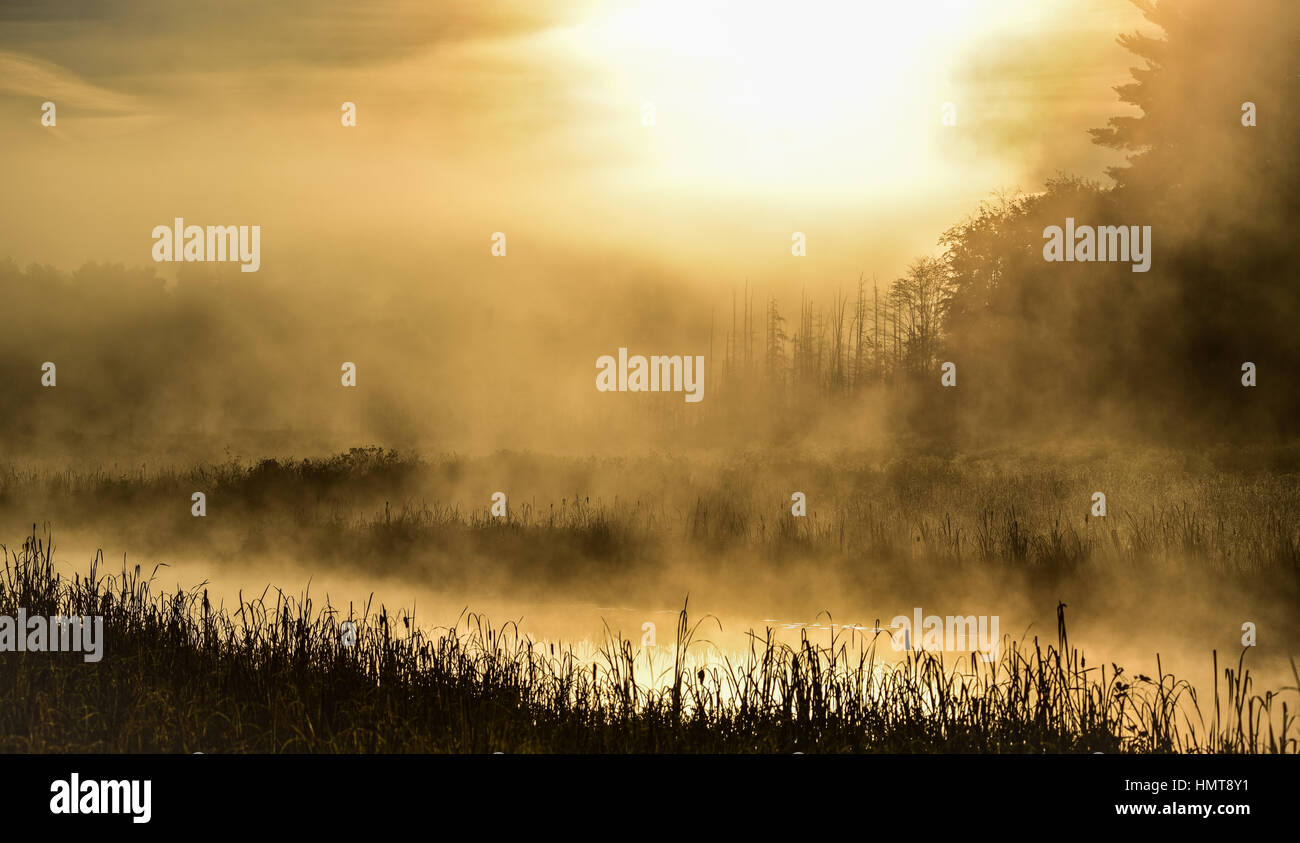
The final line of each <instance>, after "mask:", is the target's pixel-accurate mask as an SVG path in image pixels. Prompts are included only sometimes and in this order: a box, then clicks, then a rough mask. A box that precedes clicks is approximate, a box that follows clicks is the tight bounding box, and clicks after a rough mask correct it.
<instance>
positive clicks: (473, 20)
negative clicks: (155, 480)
mask: <svg viewBox="0 0 1300 843" xmlns="http://www.w3.org/2000/svg"><path fill="white" fill-rule="evenodd" d="M1142 24H1143V21H1142V20H1141V18H1140V15H1139V14H1138V12H1137V10H1136V9H1134V8H1133V7H1132V6H1131V5H1130V3H1129V2H1127V0H1038V2H1033V3H1023V2H1011V0H925V1H924V2H921V0H917V1H916V2H889V3H885V2H875V0H858V2H843V0H840V1H839V2H831V0H800V2H784V1H782V2H775V1H774V0H751V2H745V3H740V2H717V0H614V1H613V2H596V1H595V0H564V2H549V3H548V2H502V1H501V0H472V2H457V3H443V2H439V3H427V2H423V0H397V2H394V1H393V0H378V1H377V2H369V3H365V4H357V3H355V2H349V3H345V2H335V0H325V1H324V2H320V1H319V0H314V2H293V3H274V4H268V3H261V2H225V3H192V4H176V3H174V2H165V1H164V0H127V2H122V3H114V4H101V3H88V2H80V0H55V2H41V3H35V2H33V3H11V4H6V5H5V6H4V7H3V9H0V147H3V149H4V150H5V154H4V156H3V160H2V161H0V174H2V175H3V182H4V184H5V193H6V201H5V202H4V204H3V210H2V211H0V223H2V224H0V256H11V257H13V258H14V259H15V260H17V261H18V262H19V263H20V264H26V263H28V262H31V261H39V262H46V263H52V264H55V265H56V266H59V267H61V268H64V269H72V268H75V267H76V266H78V265H80V264H81V263H82V262H84V261H87V260H96V261H103V260H108V261H122V262H126V263H128V264H131V263H138V264H149V263H150V253H149V249H150V246H151V245H152V242H151V240H150V236H149V232H150V231H151V229H152V228H153V226H155V225H158V224H160V223H165V222H169V221H170V220H171V219H172V218H173V217H175V216H184V217H185V218H186V219H187V221H189V222H194V223H198V224H209V223H213V224H217V223H220V224H257V225H261V226H262V231H263V234H262V250H263V258H262V266H263V272H265V273H267V275H269V276H273V277H275V278H276V279H278V280H282V281H289V282H293V281H294V280H295V279H296V278H301V277H303V276H305V275H307V274H310V273H312V272H314V271H324V270H325V269H326V268H338V267H355V268H357V269H358V270H360V269H363V268H374V269H378V268H381V267H389V266H391V267H401V266H407V267H411V266H419V265H422V264H423V263H424V262H425V261H426V260H427V261H435V262H436V261H439V260H445V261H449V262H452V263H457V262H458V257H459V256H461V255H463V254H473V255H475V256H477V255H479V254H483V255H486V254H487V252H488V249H489V246H490V243H489V238H490V235H491V233H492V232H494V231H504V232H506V233H507V235H508V236H509V238H510V249H511V251H510V254H511V257H512V258H518V259H522V261H521V262H523V263H525V264H526V263H527V262H528V261H530V260H536V261H538V262H539V263H540V262H547V263H550V264H553V265H555V264H559V265H563V263H564V261H565V260H566V259H567V258H566V256H573V255H575V254H576V255H579V256H584V257H586V258H588V259H590V258H591V257H592V256H595V255H603V254H617V255H621V256H625V255H629V254H630V255H635V256H636V257H637V259H640V260H643V261H645V262H646V265H647V266H651V267H658V268H662V269H665V270H670V271H671V272H673V273H676V274H678V275H681V276H685V277H693V278H697V279H698V280H699V281H700V282H702V283H716V284H719V285H732V284H736V283H739V282H741V281H742V280H743V279H745V278H749V279H750V280H751V281H754V282H755V283H778V282H779V283H786V282H800V283H808V284H813V283H826V282H833V283H836V284H849V283H852V282H853V281H855V280H856V278H857V276H858V274H859V273H860V272H865V273H867V275H868V277H870V275H871V273H873V272H875V273H878V274H879V275H880V276H881V277H882V278H888V277H893V275H895V274H897V273H898V272H899V271H900V270H901V268H902V267H903V265H904V264H905V263H906V262H907V261H908V260H910V259H911V258H912V257H914V256H916V255H918V254H925V253H933V252H934V251H935V249H936V246H935V240H936V239H937V237H938V235H939V234H940V233H941V232H942V231H943V229H944V228H946V227H947V226H949V225H951V224H953V223H955V222H957V221H959V220H960V219H961V217H962V216H964V215H965V214H967V213H969V212H971V211H972V210H973V209H974V207H975V206H976V204H977V203H978V202H979V200H980V199H982V198H984V197H986V196H988V195H989V194H990V193H991V192H993V191H995V190H998V189H1014V188H1023V189H1025V190H1034V189H1036V188H1037V187H1038V186H1039V185H1040V184H1041V182H1042V180H1043V179H1044V178H1046V177H1048V176H1051V175H1053V174H1055V173H1056V172H1057V171H1058V170H1064V171H1067V172H1075V173H1078V174H1080V175H1086V176H1093V177H1098V178H1100V177H1101V174H1102V171H1103V168H1104V167H1105V166H1106V165H1108V164H1113V163H1116V161H1117V158H1116V155H1115V153H1113V152H1108V151H1105V150H1100V149H1098V148H1096V147H1094V146H1092V145H1091V144H1090V143H1089V139H1088V137H1087V134H1086V130H1087V129H1088V128H1091V127H1095V126H1101V125H1104V123H1105V120H1106V118H1107V117H1109V116H1111V115H1113V114H1117V113H1124V107H1123V106H1121V104H1120V103H1118V101H1117V100H1116V97H1115V95H1114V93H1113V91H1112V90H1111V87H1112V86H1113V85H1115V84H1118V83H1121V82H1123V81H1125V79H1126V78H1127V67H1128V66H1129V65H1130V64H1132V63H1133V58H1132V57H1131V56H1130V55H1129V54H1127V53H1126V52H1125V51H1124V50H1123V49H1122V48H1121V47H1119V46H1118V45H1117V44H1116V43H1115V36H1116V35H1117V34H1118V33H1120V32H1124V31H1131V30H1133V29H1134V28H1137V27H1139V26H1141V25H1142ZM47 99H49V100H52V101H54V102H55V103H56V105H57V107H58V125H57V126H56V127H54V128H48V127H42V126H41V125H40V122H39V118H40V104H41V103H42V102H43V101H44V100H47ZM344 101H353V102H355V103H356V104H357V113H358V125H357V126H356V127H355V128H343V127H341V126H340V122H339V114H340V105H341V103H342V102H344ZM946 102H951V103H953V104H954V106H955V107H956V114H957V125H956V126H954V127H945V126H943V125H942V123H941V120H940V116H941V108H942V106H943V104H944V103H946ZM646 103H652V104H653V106H654V112H655V125H653V126H645V125H643V114H644V107H645V104H646ZM794 231H802V232H805V233H806V234H807V236H808V258H807V259H806V260H804V261H792V260H791V259H790V235H791V233H792V232H794ZM159 269H160V271H162V272H163V273H164V274H166V270H167V267H166V266H165V265H159ZM515 271H516V272H519V271H523V269H522V268H521V267H519V265H518V264H515Z"/></svg>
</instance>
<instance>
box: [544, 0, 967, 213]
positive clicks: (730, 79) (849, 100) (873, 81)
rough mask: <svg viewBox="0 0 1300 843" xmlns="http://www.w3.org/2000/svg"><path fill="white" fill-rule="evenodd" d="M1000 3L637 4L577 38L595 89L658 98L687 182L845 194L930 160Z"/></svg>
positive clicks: (601, 18)
mask: <svg viewBox="0 0 1300 843" xmlns="http://www.w3.org/2000/svg"><path fill="white" fill-rule="evenodd" d="M988 2H989V0H974V1H973V0H930V1H929V2H925V3H918V2H897V1H896V0H894V2H875V0H857V2H850V1H849V0H799V2H791V1H790V0H751V2H744V3H741V2H734V0H732V1H731V2H719V0H629V1H628V2H624V3H615V4H611V5H602V6H601V7H599V11H597V12H595V13H594V16H593V17H592V18H590V19H589V20H587V21H586V22H584V23H583V24H582V25H580V26H578V27H576V28H575V29H573V30H572V31H570V32H568V33H567V36H566V37H567V46H568V47H569V48H570V49H571V50H572V51H573V52H574V53H575V54H577V55H580V56H582V57H584V58H585V59H587V60H589V61H591V62H594V63H595V67H596V72H594V73H593V74H592V77H591V78H592V80H593V81H592V84H593V85H598V86H603V87H604V89H605V91H606V93H607V94H608V95H610V96H612V97H616V98H619V99H620V100H621V101H623V102H635V103H636V105H637V107H638V108H639V107H640V105H641V103H642V102H643V101H644V102H652V103H654V104H655V108H656V111H657V113H658V114H660V115H663V118H664V119H663V121H662V122H661V124H660V125H661V126H662V127H663V128H664V130H663V131H662V132H660V142H661V146H660V154H661V158H662V160H664V161H670V162H671V168H672V175H673V177H674V178H675V179H677V180H678V181H686V182H692V183H714V184H716V183H732V184H742V185H750V186H753V185H759V184H762V185H765V186H768V187H770V188H773V189H779V190H788V189H789V188H790V187H792V186H797V185H802V186H804V187H805V188H811V189H819V188H833V187H837V186H843V184H844V182H845V179H846V176H847V177H856V176H864V175H870V177H871V178H872V179H873V180H874V181H875V182H877V183H878V182H880V181H881V180H882V179H884V178H886V177H887V176H890V174H899V173H901V172H903V171H905V170H907V169H908V168H909V166H910V165H914V164H917V163H918V162H917V160H916V159H917V156H918V155H920V154H922V153H923V152H924V150H925V147H926V146H927V142H926V141H925V140H924V138H923V136H925V135H928V134H930V133H931V132H932V131H933V129H934V128H935V126H937V124H938V108H939V106H940V105H941V104H942V103H943V102H944V101H945V97H944V79H945V75H946V73H947V71H948V69H949V67H950V66H951V63H952V61H953V60H954V58H955V57H956V55H957V54H958V53H959V52H960V51H961V49H962V47H963V44H965V43H966V42H967V41H968V40H969V39H970V38H971V36H972V34H973V33H974V32H975V31H976V30H977V29H979V28H980V26H981V25H984V24H987V23H989V21H988V20H987V19H986V18H981V16H980V15H979V14H978V12H979V10H980V8H981V7H985V6H986V5H987V4H988ZM931 112H933V114H931ZM922 114H924V115H925V116H924V117H922V116H921V115H922ZM931 116H933V117H934V119H933V120H931V119H929V118H930V117H931ZM885 161H888V162H889V165H888V167H887V168H883V167H882V166H881V165H882V162H885ZM913 172H915V169H913ZM895 177H896V175H895Z"/></svg>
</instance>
